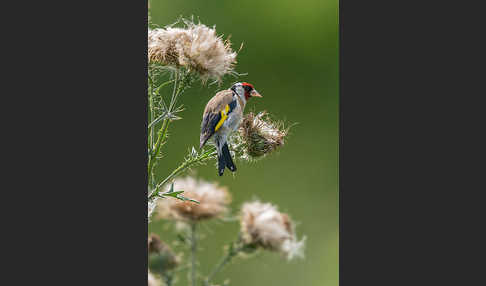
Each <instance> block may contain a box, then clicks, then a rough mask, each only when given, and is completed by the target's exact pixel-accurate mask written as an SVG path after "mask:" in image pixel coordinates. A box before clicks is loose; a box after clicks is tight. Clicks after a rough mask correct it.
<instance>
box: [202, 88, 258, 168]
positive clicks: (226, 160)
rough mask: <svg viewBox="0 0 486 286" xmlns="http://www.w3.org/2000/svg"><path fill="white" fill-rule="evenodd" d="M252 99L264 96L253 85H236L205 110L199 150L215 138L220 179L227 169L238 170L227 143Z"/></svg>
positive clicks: (219, 95) (222, 92)
mask: <svg viewBox="0 0 486 286" xmlns="http://www.w3.org/2000/svg"><path fill="white" fill-rule="evenodd" d="M252 97H262V96H261V95H260V93H258V92H257V91H256V90H255V88H254V87H253V85H252V84H250V83H247V82H237V83H235V84H233V85H232V86H231V88H229V89H226V90H222V91H219V92H218V93H216V95H215V96H213V98H211V99H210V100H209V101H208V103H207V105H206V108H205V109H204V113H203V116H202V122H201V135H200V138H199V143H200V145H199V148H203V147H204V145H205V144H206V142H207V141H208V140H209V138H211V137H213V140H214V144H215V146H216V150H217V153H218V174H219V176H222V175H223V173H224V170H225V168H226V167H228V169H229V170H230V171H232V172H235V171H236V166H235V164H234V163H233V159H232V158H231V154H230V152H229V149H228V143H227V140H228V137H229V135H230V134H231V133H232V132H233V131H235V130H236V129H238V127H239V126H240V124H241V121H242V119H243V111H244V110H245V106H246V102H247V101H248V100H249V99H250V98H252Z"/></svg>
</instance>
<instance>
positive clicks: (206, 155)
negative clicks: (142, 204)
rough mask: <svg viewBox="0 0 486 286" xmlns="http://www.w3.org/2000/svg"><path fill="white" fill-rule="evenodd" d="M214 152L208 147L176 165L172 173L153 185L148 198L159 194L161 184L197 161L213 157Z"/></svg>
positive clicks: (200, 161)
mask: <svg viewBox="0 0 486 286" xmlns="http://www.w3.org/2000/svg"><path fill="white" fill-rule="evenodd" d="M216 154H217V152H216V151H214V150H213V149H209V150H208V151H206V152H204V153H202V154H201V155H199V156H198V157H196V158H195V159H189V160H186V161H184V163H182V164H181V165H180V166H179V167H177V168H176V169H175V170H174V171H172V173H170V175H169V176H167V178H165V179H164V180H163V181H162V182H160V183H159V184H158V185H157V186H156V187H155V190H154V191H153V192H152V194H151V195H150V197H149V199H152V198H154V197H156V196H157V195H158V194H159V189H160V188H161V187H162V186H164V185H165V184H166V183H167V182H169V181H170V180H171V179H173V178H175V177H176V176H177V175H179V174H180V173H182V172H184V171H185V170H187V169H188V168H190V167H191V166H193V165H195V164H198V163H202V162H204V161H206V160H208V159H211V158H213V157H214V156H216Z"/></svg>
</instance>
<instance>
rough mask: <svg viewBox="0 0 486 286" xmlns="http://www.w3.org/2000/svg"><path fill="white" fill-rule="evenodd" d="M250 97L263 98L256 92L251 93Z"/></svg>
mask: <svg viewBox="0 0 486 286" xmlns="http://www.w3.org/2000/svg"><path fill="white" fill-rule="evenodd" d="M251 97H263V96H262V95H261V94H259V93H258V91H256V90H252V91H251Z"/></svg>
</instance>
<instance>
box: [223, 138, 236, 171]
mask: <svg viewBox="0 0 486 286" xmlns="http://www.w3.org/2000/svg"><path fill="white" fill-rule="evenodd" d="M221 151H222V153H223V157H224V160H225V161H226V167H228V169H230V171H231V172H234V171H236V166H235V163H233V159H232V158H231V154H230V151H229V149H228V144H227V143H224V145H223V148H222V150H221Z"/></svg>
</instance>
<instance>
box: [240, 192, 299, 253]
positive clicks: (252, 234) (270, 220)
mask: <svg viewBox="0 0 486 286" xmlns="http://www.w3.org/2000/svg"><path fill="white" fill-rule="evenodd" d="M240 223H241V233H242V238H243V242H244V243H245V244H248V245H255V246H259V247H262V248H264V249H267V250H271V251H277V252H281V253H282V254H284V255H285V256H286V257H287V258H288V259H289V260H290V259H292V258H294V257H303V256H304V252H303V251H304V247H305V238H303V239H302V240H300V241H298V240H297V237H296V235H295V231H294V227H295V226H294V224H293V222H292V221H291V220H290V218H289V216H288V215H287V214H285V213H281V212H279V211H278V209H277V207H276V206H274V205H272V204H270V203H261V202H259V201H253V202H248V203H245V204H243V206H242V208H241V216H240Z"/></svg>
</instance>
